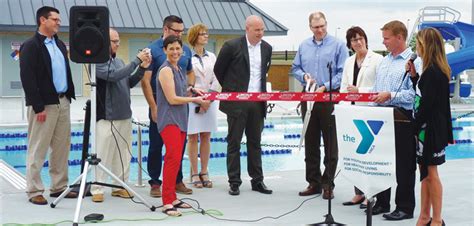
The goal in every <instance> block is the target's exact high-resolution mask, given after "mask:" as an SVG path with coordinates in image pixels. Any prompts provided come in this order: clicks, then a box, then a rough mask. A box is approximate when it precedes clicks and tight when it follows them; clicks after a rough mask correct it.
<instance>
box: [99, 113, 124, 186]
mask: <svg viewBox="0 0 474 226" xmlns="http://www.w3.org/2000/svg"><path fill="white" fill-rule="evenodd" d="M112 122H113V125H112ZM96 130H97V135H96V138H97V157H98V158H100V159H101V160H102V161H101V163H102V165H104V166H105V168H107V169H108V170H110V171H111V172H112V173H113V174H114V175H115V176H117V177H118V178H120V179H121V180H123V181H124V182H127V181H128V176H129V174H130V160H131V158H132V156H131V154H130V152H131V150H132V143H131V141H132V120H131V119H124V120H113V121H109V120H100V121H98V122H97V125H96ZM114 136H115V137H114ZM117 144H118V146H117ZM122 163H123V165H122ZM122 166H123V168H122ZM95 180H96V181H97V182H102V183H106V182H107V174H105V172H104V171H103V170H101V169H100V168H96V170H95ZM112 183H113V184H115V185H120V184H119V183H117V182H116V181H115V180H114V181H113V182H112ZM113 190H117V189H113ZM91 193H92V194H103V193H104V191H103V190H102V186H100V185H93V186H92V188H91Z"/></svg>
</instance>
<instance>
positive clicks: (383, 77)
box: [372, 21, 421, 220]
mask: <svg viewBox="0 0 474 226" xmlns="http://www.w3.org/2000/svg"><path fill="white" fill-rule="evenodd" d="M381 30H382V36H383V44H384V45H385V47H387V50H388V51H389V54H388V55H387V56H385V58H384V59H383V60H382V62H380V64H379V66H378V68H377V75H376V78H375V85H374V88H373V91H374V92H377V93H378V95H377V96H376V97H375V98H374V102H375V103H376V104H377V105H379V106H391V107H395V108H396V109H395V110H396V111H401V112H403V113H404V115H405V117H406V118H408V119H409V120H412V119H413V118H412V109H413V104H414V101H415V91H414V89H413V85H412V82H411V80H410V78H409V76H406V70H405V64H406V63H407V61H408V60H409V59H410V56H411V55H412V53H413V52H412V50H411V49H410V48H407V46H406V38H407V29H406V27H405V25H404V24H403V23H402V22H400V21H391V22H389V23H387V24H385V25H384V26H383V27H382V29H381ZM414 63H415V67H416V69H417V71H418V72H421V70H420V69H421V65H420V61H419V60H416V61H415V62H414ZM420 74H421V73H420ZM412 127H413V125H412V123H411V122H398V121H395V158H396V176H397V189H396V193H395V204H396V205H397V207H396V209H395V211H393V212H392V213H390V214H384V215H383V217H384V218H386V219H387V220H403V219H410V218H413V211H414V208H415V170H416V156H415V139H414V135H413V131H412V130H413V128H412ZM390 190H391V189H387V190H386V191H383V192H381V193H379V194H378V195H377V203H376V204H375V206H374V208H373V210H372V213H373V215H377V214H381V213H387V212H389V211H390V193H391V192H390Z"/></svg>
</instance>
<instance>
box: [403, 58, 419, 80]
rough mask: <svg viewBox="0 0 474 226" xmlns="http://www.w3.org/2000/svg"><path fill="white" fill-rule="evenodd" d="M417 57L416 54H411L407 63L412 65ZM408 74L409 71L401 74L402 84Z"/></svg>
mask: <svg viewBox="0 0 474 226" xmlns="http://www.w3.org/2000/svg"><path fill="white" fill-rule="evenodd" d="M417 57H418V56H417V55H416V53H412V54H411V55H410V59H409V60H408V61H409V62H412V63H413V62H414V61H415V60H416V58H417ZM408 72H410V70H406V71H405V74H403V79H402V83H403V80H405V77H407V74H408Z"/></svg>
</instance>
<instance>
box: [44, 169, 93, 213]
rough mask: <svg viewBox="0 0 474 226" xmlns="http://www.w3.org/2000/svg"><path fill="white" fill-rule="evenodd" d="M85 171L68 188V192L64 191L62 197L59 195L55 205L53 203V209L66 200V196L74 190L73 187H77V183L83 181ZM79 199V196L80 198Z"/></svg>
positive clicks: (54, 202)
mask: <svg viewBox="0 0 474 226" xmlns="http://www.w3.org/2000/svg"><path fill="white" fill-rule="evenodd" d="M84 173H85V171H84V172H83V173H82V174H81V175H79V176H78V177H77V178H76V179H75V180H74V181H73V182H72V184H71V185H70V186H68V188H67V189H66V190H64V191H63V193H61V195H59V196H58V197H57V198H56V199H55V200H54V201H53V203H51V205H50V206H51V208H54V207H56V205H57V204H58V203H59V202H60V201H61V200H62V199H63V198H64V196H66V195H67V194H68V193H69V192H70V191H71V190H72V189H73V187H72V185H75V184H77V182H79V180H81V179H82V177H83V175H84ZM78 197H79V196H78Z"/></svg>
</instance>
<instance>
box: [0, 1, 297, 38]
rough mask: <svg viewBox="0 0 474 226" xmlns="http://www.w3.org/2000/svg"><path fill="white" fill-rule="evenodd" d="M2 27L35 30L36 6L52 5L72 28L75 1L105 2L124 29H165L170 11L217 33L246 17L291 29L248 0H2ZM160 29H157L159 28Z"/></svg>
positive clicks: (239, 29) (239, 27)
mask: <svg viewBox="0 0 474 226" xmlns="http://www.w3.org/2000/svg"><path fill="white" fill-rule="evenodd" d="M0 5H2V6H3V7H1V8H0V31H34V30H36V21H35V20H36V19H35V14H36V10H37V9H38V8H39V7H41V6H43V5H49V6H53V7H55V8H57V9H58V10H59V11H60V14H61V16H62V18H63V21H62V23H61V29H60V31H63V32H65V31H68V30H69V21H68V20H67V19H64V18H69V9H70V8H71V6H74V5H87V6H106V7H108V9H109V12H110V26H111V27H115V28H116V29H117V30H118V31H120V32H125V33H157V32H160V33H161V32H162V21H163V19H164V18H165V17H166V16H168V15H172V14H173V15H177V16H180V17H181V18H182V19H183V21H184V26H185V27H186V28H189V27H190V26H191V25H193V24H195V23H199V22H202V23H204V24H206V25H207V26H208V27H209V30H210V32H212V33H214V34H230V35H235V34H243V33H244V31H245V18H246V17H247V16H249V15H252V14H255V15H259V16H261V17H262V18H263V21H264V22H265V33H266V34H267V35H286V34H287V31H288V29H287V28H286V27H285V26H283V25H282V24H280V23H279V22H278V21H276V20H275V19H273V18H272V17H270V16H269V15H268V14H266V13H265V12H263V11H262V10H261V9H259V8H257V7H256V6H255V5H253V4H252V3H250V2H249V1H248V0H0ZM157 29H158V30H157Z"/></svg>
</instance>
